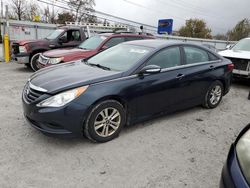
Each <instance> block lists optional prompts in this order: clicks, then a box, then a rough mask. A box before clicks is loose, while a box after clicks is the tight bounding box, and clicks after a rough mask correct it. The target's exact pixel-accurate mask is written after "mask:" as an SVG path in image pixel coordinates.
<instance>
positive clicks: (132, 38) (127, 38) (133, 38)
mask: <svg viewBox="0 0 250 188" xmlns="http://www.w3.org/2000/svg"><path fill="white" fill-rule="evenodd" d="M142 39H143V38H142V37H126V41H133V40H142Z"/></svg>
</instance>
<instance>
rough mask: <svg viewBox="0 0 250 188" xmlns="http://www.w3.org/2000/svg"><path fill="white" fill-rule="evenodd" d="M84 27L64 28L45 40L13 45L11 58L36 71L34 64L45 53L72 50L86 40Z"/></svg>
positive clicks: (23, 41) (14, 43)
mask: <svg viewBox="0 0 250 188" xmlns="http://www.w3.org/2000/svg"><path fill="white" fill-rule="evenodd" d="M86 38H87V37H86V35H85V30H84V28H83V27H77V26H75V27H72V26H62V27H59V28H58V29H56V30H55V31H53V32H52V33H51V34H50V35H49V36H47V37H46V38H45V39H38V40H21V41H15V42H13V43H12V51H11V58H12V59H13V60H14V61H15V62H17V63H19V64H24V65H26V66H28V67H31V68H32V69H33V70H35V69H34V63H35V62H36V61H37V60H38V58H39V55H40V54H41V53H43V52H45V51H48V50H51V49H58V48H72V47H76V46H78V45H79V44H81V43H82V42H83V41H85V40H86Z"/></svg>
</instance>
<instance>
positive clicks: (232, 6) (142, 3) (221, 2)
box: [3, 0, 250, 34]
mask: <svg viewBox="0 0 250 188" xmlns="http://www.w3.org/2000/svg"><path fill="white" fill-rule="evenodd" d="M32 1H33V2H35V1H36V0H32ZM47 1H50V2H52V1H53V0H47ZM55 1H56V0H55ZM58 1H59V2H60V1H65V0H58ZM66 1H68V0H66ZM3 2H4V3H7V2H10V0H3ZM95 2H96V6H95V7H94V8H95V10H97V11H101V12H104V13H108V14H112V15H115V16H118V17H122V18H125V19H129V20H133V21H136V22H141V23H144V24H148V25H153V26H157V24H158V20H159V19H164V18H173V19H174V30H178V29H179V28H180V27H181V26H182V25H184V24H185V20H187V19H190V18H200V19H204V20H205V21H206V22H207V24H208V27H210V28H211V29H212V33H213V34H218V33H226V32H227V31H228V30H229V29H232V28H233V27H234V26H235V24H236V23H237V22H239V21H240V20H242V19H244V18H248V19H250V9H249V7H250V0H95ZM39 5H41V6H45V5H44V3H39Z"/></svg>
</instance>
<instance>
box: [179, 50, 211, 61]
mask: <svg viewBox="0 0 250 188" xmlns="http://www.w3.org/2000/svg"><path fill="white" fill-rule="evenodd" d="M184 52H185V57H186V64H194V63H202V62H208V61H209V56H208V53H207V52H206V51H205V50H202V49H200V48H196V47H189V46H186V47H184Z"/></svg>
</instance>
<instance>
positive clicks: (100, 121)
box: [84, 100, 126, 142]
mask: <svg viewBox="0 0 250 188" xmlns="http://www.w3.org/2000/svg"><path fill="white" fill-rule="evenodd" d="M125 123H126V113H125V109H124V107H123V106H122V105H121V104H120V103H119V102H118V101H115V100H106V101H103V102H101V103H99V104H97V105H96V106H95V107H94V108H93V109H92V110H91V112H90V113H89V115H88V118H87V120H86V122H85V125H84V135H85V136H86V137H87V138H88V139H90V140H91V141H94V142H108V141H110V140H112V139H114V138H116V137H118V136H119V133H120V132H121V130H122V127H123V126H124V125H125Z"/></svg>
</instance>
